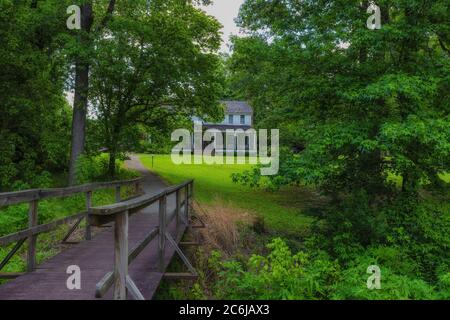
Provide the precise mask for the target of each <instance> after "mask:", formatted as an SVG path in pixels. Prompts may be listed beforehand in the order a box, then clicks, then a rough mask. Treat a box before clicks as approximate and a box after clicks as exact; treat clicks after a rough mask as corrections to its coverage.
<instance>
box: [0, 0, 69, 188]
mask: <svg viewBox="0 0 450 320" xmlns="http://www.w3.org/2000/svg"><path fill="white" fill-rule="evenodd" d="M66 8H67V6H65V1H60V0H58V1H56V0H55V1H53V0H52V1H45V2H42V3H41V4H40V5H39V7H38V8H32V7H31V5H30V3H29V1H10V0H1V1H0V56H1V57H2V59H1V61H0V70H1V73H0V114H1V115H0V191H5V190H9V189H11V188H14V189H17V188H28V187H34V186H37V185H42V184H44V185H45V184H48V183H49V179H48V176H49V173H48V172H49V171H61V170H63V169H64V168H65V167H66V166H67V159H68V144H67V141H68V139H69V135H70V108H69V106H68V104H67V102H66V101H65V98H64V82H65V78H64V75H65V72H66V71H67V70H66V68H65V67H66V64H65V63H63V61H61V59H62V57H61V54H60V48H61V46H62V42H63V40H64V37H63V35H62V33H61V30H64V28H65V20H66V18H65V9H66Z"/></svg>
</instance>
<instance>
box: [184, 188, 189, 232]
mask: <svg viewBox="0 0 450 320" xmlns="http://www.w3.org/2000/svg"><path fill="white" fill-rule="evenodd" d="M184 217H185V218H186V226H189V185H188V184H187V185H186V187H185V188H184Z"/></svg>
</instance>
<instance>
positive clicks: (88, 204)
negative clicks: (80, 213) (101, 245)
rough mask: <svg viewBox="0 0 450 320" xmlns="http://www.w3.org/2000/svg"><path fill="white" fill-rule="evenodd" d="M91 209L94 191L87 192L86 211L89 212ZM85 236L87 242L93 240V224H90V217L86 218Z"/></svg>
mask: <svg viewBox="0 0 450 320" xmlns="http://www.w3.org/2000/svg"><path fill="white" fill-rule="evenodd" d="M90 207H92V191H88V192H86V210H87V211H89V208H90ZM84 236H85V238H86V240H91V239H92V234H91V224H90V223H89V220H88V217H86V228H85V233H84Z"/></svg>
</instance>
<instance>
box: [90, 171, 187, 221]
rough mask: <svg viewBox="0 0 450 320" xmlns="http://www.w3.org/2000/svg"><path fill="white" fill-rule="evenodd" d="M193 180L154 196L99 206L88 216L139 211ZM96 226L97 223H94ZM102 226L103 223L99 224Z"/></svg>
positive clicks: (92, 209)
mask: <svg viewBox="0 0 450 320" xmlns="http://www.w3.org/2000/svg"><path fill="white" fill-rule="evenodd" d="M193 182H194V180H189V181H186V182H183V183H182V184H179V185H176V186H173V187H169V188H167V189H165V190H163V191H161V192H160V193H157V194H155V195H143V196H140V197H137V198H134V199H131V200H128V201H123V202H119V203H115V204H111V205H106V206H100V207H93V208H90V210H89V215H90V216H112V215H114V214H117V213H121V212H124V211H128V212H129V213H134V212H136V211H139V210H140V209H142V208H145V207H148V206H150V205H152V204H153V203H155V202H156V201H159V199H161V198H162V197H164V196H168V195H171V194H173V193H175V192H177V191H178V190H181V189H183V188H185V187H186V186H188V185H190V184H191V183H193ZM95 224H97V223H95ZM101 224H104V223H101Z"/></svg>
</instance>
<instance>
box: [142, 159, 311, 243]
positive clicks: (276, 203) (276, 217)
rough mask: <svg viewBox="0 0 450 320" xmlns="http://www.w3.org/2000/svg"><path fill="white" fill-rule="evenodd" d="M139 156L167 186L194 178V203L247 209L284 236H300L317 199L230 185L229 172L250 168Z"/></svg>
mask: <svg viewBox="0 0 450 320" xmlns="http://www.w3.org/2000/svg"><path fill="white" fill-rule="evenodd" d="M153 157H154V158H153V166H152V156H150V155H140V159H141V161H142V163H143V164H144V165H145V166H146V167H147V168H148V169H150V170H151V171H153V172H155V173H157V174H158V175H159V176H161V177H162V178H163V179H164V180H165V181H167V182H169V183H170V184H177V183H181V182H183V181H185V180H188V179H195V185H194V194H195V198H196V200H197V201H199V202H200V203H202V204H207V205H211V204H214V203H217V202H220V203H224V204H225V205H227V204H229V205H230V206H231V207H236V208H240V209H244V210H248V211H250V212H252V213H254V214H256V215H257V216H259V217H262V218H263V219H264V222H265V224H266V226H267V228H268V229H269V230H271V231H274V232H277V233H283V234H286V233H287V234H297V235H299V234H303V233H304V232H306V230H307V229H308V227H309V225H310V223H311V222H312V219H313V218H311V217H310V216H307V215H305V214H304V209H306V208H307V207H308V206H309V205H311V203H313V202H314V201H315V200H316V199H315V198H316V196H315V195H314V194H313V193H312V192H311V191H309V190H306V189H303V188H294V187H288V188H283V189H281V190H279V191H276V192H268V191H265V190H261V189H252V188H250V187H246V186H242V185H239V184H235V183H233V181H232V179H231V174H232V173H238V172H243V171H244V170H248V169H250V168H251V165H249V164H245V165H217V164H216V165H206V164H202V165H194V164H192V165H187V164H182V165H175V164H173V162H172V160H171V158H170V155H156V156H153Z"/></svg>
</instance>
